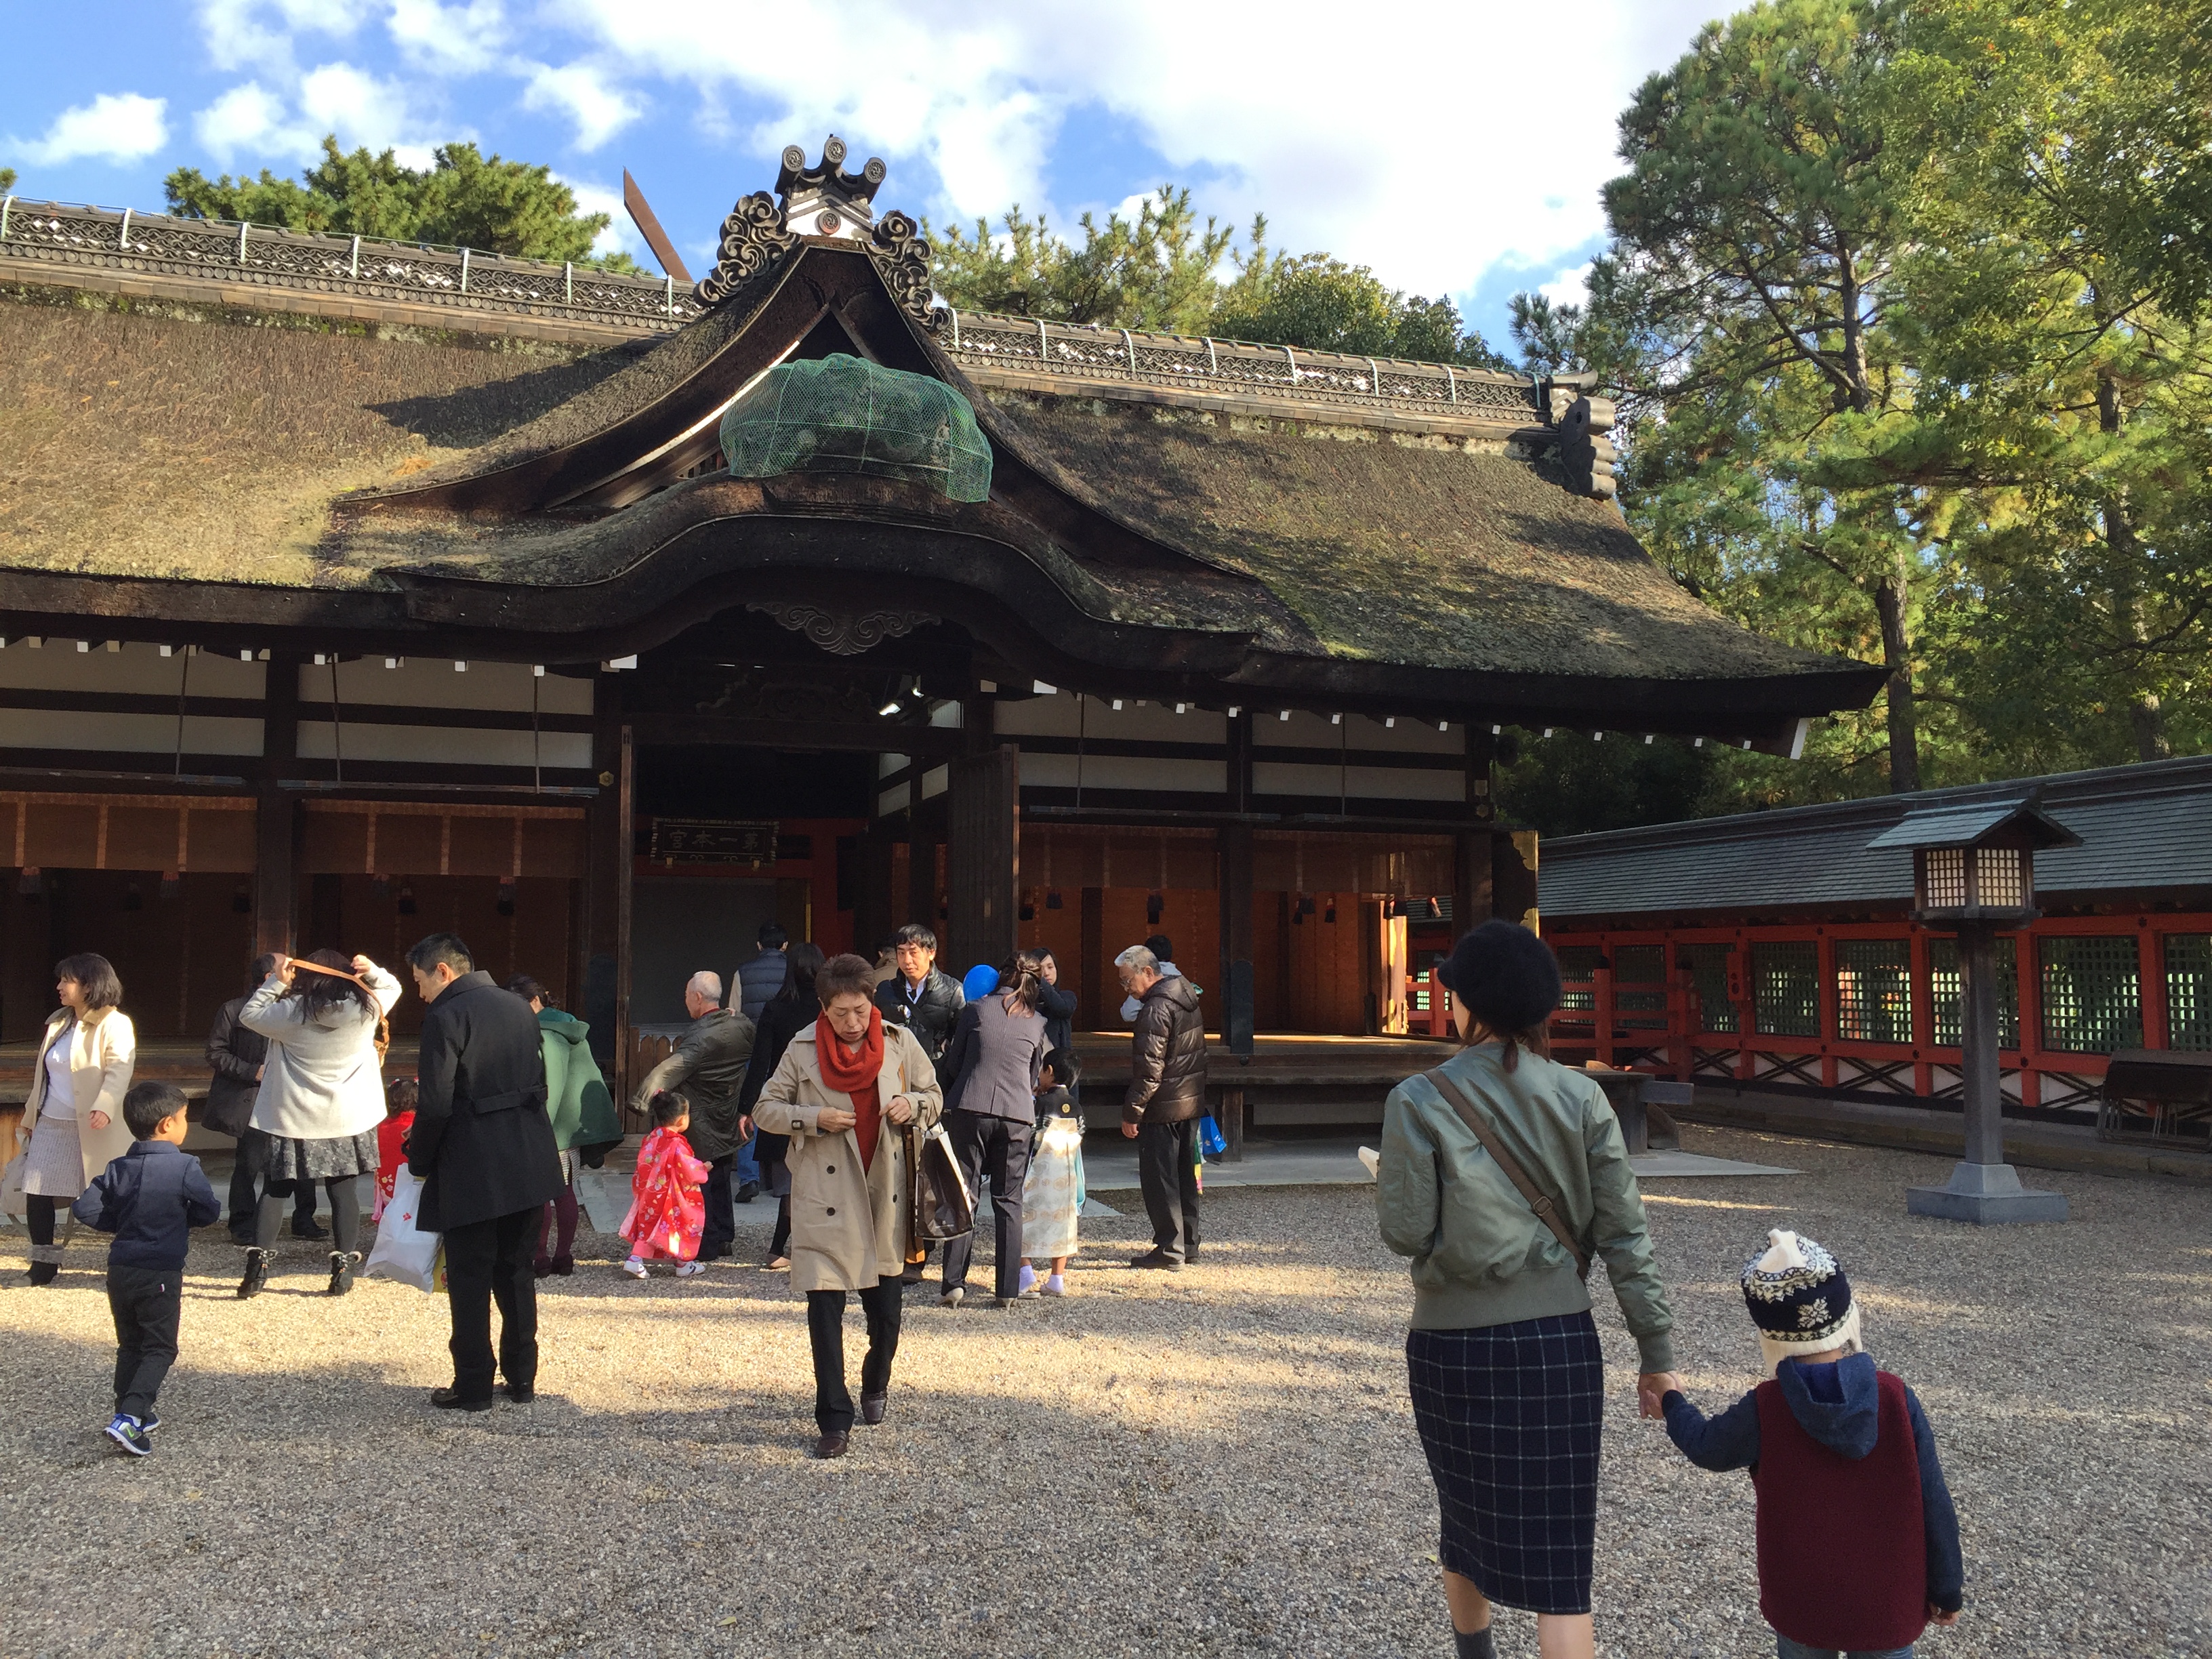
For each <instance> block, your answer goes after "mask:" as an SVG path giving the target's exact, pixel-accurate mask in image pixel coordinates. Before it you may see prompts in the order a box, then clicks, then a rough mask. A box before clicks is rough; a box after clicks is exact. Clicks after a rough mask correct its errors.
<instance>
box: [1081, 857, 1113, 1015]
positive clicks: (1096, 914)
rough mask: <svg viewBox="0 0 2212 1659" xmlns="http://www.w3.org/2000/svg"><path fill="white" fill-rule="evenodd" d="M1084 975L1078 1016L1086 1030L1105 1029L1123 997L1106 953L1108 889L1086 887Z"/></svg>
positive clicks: (1084, 907) (1084, 901) (1084, 900)
mask: <svg viewBox="0 0 2212 1659" xmlns="http://www.w3.org/2000/svg"><path fill="white" fill-rule="evenodd" d="M1082 948H1083V977H1082V979H1081V980H1080V981H1079V983H1078V984H1077V987H1076V997H1077V1008H1076V1017H1077V1018H1079V1020H1080V1021H1081V1022H1082V1026H1083V1029H1084V1030H1086V1031H1103V1030H1108V1029H1109V1028H1110V1027H1111V1026H1112V1024H1114V1022H1113V1021H1112V1020H1110V1019H1109V1018H1107V1011H1108V1009H1109V1007H1114V1006H1119V1005H1120V1003H1121V980H1120V978H1119V977H1118V976H1117V975H1115V972H1114V964H1113V963H1112V962H1111V961H1110V960H1109V959H1108V957H1107V955H1106V890H1105V889H1104V888H1103V887H1086V888H1085V889H1084V890H1083V947H1082Z"/></svg>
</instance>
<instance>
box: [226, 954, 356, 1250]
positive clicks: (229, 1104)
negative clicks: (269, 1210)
mask: <svg viewBox="0 0 2212 1659" xmlns="http://www.w3.org/2000/svg"><path fill="white" fill-rule="evenodd" d="M283 959H284V958H283V957H279V956H274V955H271V956H261V957H255V958H254V959H253V966H252V967H251V968H249V969H246V996H243V997H233V998H232V999H231V1000H229V1001H228V1002H226V1003H224V1004H223V1005H222V1007H220V1008H218V1009H216V1015H215V1024H214V1025H213V1026H212V1027H210V1029H209V1031H208V1040H207V1063H208V1069H209V1070H210V1072H212V1073H215V1075H214V1076H213V1077H211V1078H210V1079H208V1091H207V1104H206V1107H205V1108H204V1111H203V1113H202V1118H201V1121H203V1122H204V1123H205V1124H206V1125H207V1127H209V1128H210V1129H213V1130H214V1131H215V1132H216V1133H217V1134H225V1135H228V1136H230V1137H231V1139H234V1140H235V1141H237V1142H238V1150H237V1152H236V1153H235V1154H234V1156H233V1159H232V1163H231V1166H230V1198H229V1201H228V1204H226V1205H225V1206H224V1208H225V1210H226V1212H228V1215H229V1217H230V1237H231V1240H232V1242H233V1243H239V1244H251V1243H253V1213H254V1209H255V1207H256V1200H255V1197H254V1192H253V1189H254V1188H255V1187H256V1186H258V1185H259V1184H260V1182H261V1179H262V1177H263V1176H264V1174H265V1173H266V1171H267V1169H268V1164H269V1137H268V1136H267V1135H266V1134H264V1133H262V1132H261V1131H260V1130H258V1129H257V1128H255V1127H253V1103H254V1101H255V1100H256V1099H257V1098H258V1097H259V1095H260V1093H261V1068H262V1066H264V1064H266V1063H267V1061H268V1059H269V1039H268V1038H267V1037H265V1036H262V1035H261V1033H260V1032H258V1031H249V1030H246V1027H244V1026H243V1025H240V1024H239V1023H238V1015H239V1011H240V1009H242V1008H244V1007H245V1006H246V997H250V996H252V994H254V993H255V992H256V991H258V990H259V989H260V988H261V982H262V981H264V980H265V979H267V978H268V977H269V975H271V974H273V973H275V972H276V964H277V963H280V962H282V961H283ZM316 1191H317V1183H316V1182H312V1181H301V1182H294V1183H293V1189H292V1236H293V1237H295V1238H327V1237H330V1235H329V1234H328V1233H327V1232H325V1231H324V1230H323V1228H322V1226H321V1225H320V1224H319V1223H318V1222H317V1221H316V1219H315V1193H316Z"/></svg>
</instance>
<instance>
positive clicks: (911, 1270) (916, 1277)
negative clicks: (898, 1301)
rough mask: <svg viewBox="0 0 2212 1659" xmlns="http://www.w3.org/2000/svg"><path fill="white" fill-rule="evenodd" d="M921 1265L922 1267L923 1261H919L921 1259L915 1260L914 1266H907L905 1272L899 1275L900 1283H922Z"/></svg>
mask: <svg viewBox="0 0 2212 1659" xmlns="http://www.w3.org/2000/svg"><path fill="white" fill-rule="evenodd" d="M921 1267H922V1264H921V1262H919V1261H917V1262H915V1263H914V1264H913V1265H912V1266H910V1267H908V1268H907V1270H906V1271H905V1272H904V1273H901V1274H900V1275H899V1283H900V1284H902V1285H919V1284H921Z"/></svg>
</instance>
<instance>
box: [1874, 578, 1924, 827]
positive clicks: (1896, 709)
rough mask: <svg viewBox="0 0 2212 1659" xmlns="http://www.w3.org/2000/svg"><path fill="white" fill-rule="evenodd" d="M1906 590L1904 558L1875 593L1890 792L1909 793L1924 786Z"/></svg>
mask: <svg viewBox="0 0 2212 1659" xmlns="http://www.w3.org/2000/svg"><path fill="white" fill-rule="evenodd" d="M1905 597H1906V589H1905V562H1904V561H1903V559H1902V558H1900V559H1899V561H1898V562H1896V563H1895V564H1894V565H1893V566H1892V568H1891V569H1890V572H1889V574H1887V576H1885V577H1883V578H1882V580H1881V586H1878V587H1876V588H1875V591H1874V608H1875V614H1877V615H1878V616H1879V617H1881V665H1882V666H1883V667H1884V668H1887V670H1888V671H1889V684H1888V687H1887V690H1888V702H1889V791H1890V793H1892V794H1893V795H1903V794H1909V793H1911V792H1912V791H1913V790H1916V789H1917V788H1919V787H1920V738H1919V729H1918V720H1917V711H1916V709H1915V707H1914V703H1913V697H1912V653H1911V641H1909V640H1907V639H1906V638H1905Z"/></svg>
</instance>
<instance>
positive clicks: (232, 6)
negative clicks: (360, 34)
mask: <svg viewBox="0 0 2212 1659" xmlns="http://www.w3.org/2000/svg"><path fill="white" fill-rule="evenodd" d="M377 9H378V6H377V3H376V0H200V5H199V15H200V36H201V38H202V39H203V40H205V41H206V42H207V48H208V55H209V56H210V58H214V60H215V65H216V68H217V69H222V70H236V69H254V70H261V71H262V72H264V73H265V74H269V75H273V76H276V77H277V78H279V79H280V80H287V81H289V80H290V79H291V78H292V77H293V76H294V75H295V74H296V73H297V70H296V66H295V64H294V61H293V57H292V45H293V40H294V37H295V36H296V35H300V34H303V33H314V34H328V35H332V36H336V37H339V38H344V37H346V36H349V35H351V34H352V33H354V31H355V30H356V29H358V28H359V27H361V25H362V23H363V22H364V21H367V20H368V17H369V15H371V14H372V13H374V11H375V10H377Z"/></svg>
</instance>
